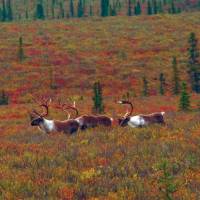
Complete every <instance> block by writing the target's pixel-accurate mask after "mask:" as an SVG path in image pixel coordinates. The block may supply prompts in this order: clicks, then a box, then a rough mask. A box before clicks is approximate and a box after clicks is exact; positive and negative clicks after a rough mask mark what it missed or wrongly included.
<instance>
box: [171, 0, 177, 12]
mask: <svg viewBox="0 0 200 200" xmlns="http://www.w3.org/2000/svg"><path fill="white" fill-rule="evenodd" d="M176 12H177V11H176V6H175V3H174V0H172V2H171V11H170V13H171V14H176Z"/></svg>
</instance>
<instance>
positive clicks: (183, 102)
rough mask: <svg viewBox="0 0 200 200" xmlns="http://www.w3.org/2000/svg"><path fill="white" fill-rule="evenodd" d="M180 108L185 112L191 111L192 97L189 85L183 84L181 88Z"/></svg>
mask: <svg viewBox="0 0 200 200" xmlns="http://www.w3.org/2000/svg"><path fill="white" fill-rule="evenodd" d="M179 108H180V109H181V110H184V111H186V110H189V109H190V96H189V94H188V93H187V85H186V83H185V82H183V83H182V87H181V96H180V102H179Z"/></svg>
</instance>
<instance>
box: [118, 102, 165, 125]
mask: <svg viewBox="0 0 200 200" xmlns="http://www.w3.org/2000/svg"><path fill="white" fill-rule="evenodd" d="M117 103H118V104H128V105H130V107H131V110H130V112H127V113H126V114H125V115H124V116H123V117H122V118H119V119H118V123H119V125H120V126H122V127H124V126H127V125H129V126H130V127H132V128H136V127H143V126H147V125H150V124H156V123H157V124H165V121H164V117H163V116H164V114H165V112H156V113H152V114H148V115H143V114H140V115H135V116H131V115H132V113H133V104H132V103H131V102H129V101H118V102H117Z"/></svg>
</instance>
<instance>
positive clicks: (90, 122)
mask: <svg viewBox="0 0 200 200" xmlns="http://www.w3.org/2000/svg"><path fill="white" fill-rule="evenodd" d="M74 105H75V104H74ZM67 108H70V109H73V110H74V111H75V112H76V116H75V120H76V121H77V122H78V123H79V127H80V129H81V130H85V129H87V128H94V127H97V126H105V127H109V126H111V125H112V121H113V119H112V118H110V117H108V116H105V115H99V116H98V115H81V116H79V117H78V115H79V112H78V109H77V108H76V107H75V106H68V107H67Z"/></svg>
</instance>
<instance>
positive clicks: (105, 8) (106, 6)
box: [101, 0, 110, 17]
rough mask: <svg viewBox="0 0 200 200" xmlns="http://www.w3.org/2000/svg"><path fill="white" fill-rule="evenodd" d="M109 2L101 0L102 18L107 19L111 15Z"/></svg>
mask: <svg viewBox="0 0 200 200" xmlns="http://www.w3.org/2000/svg"><path fill="white" fill-rule="evenodd" d="M109 5H110V3H109V0H101V16H102V17H107V16H108V15H109Z"/></svg>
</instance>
